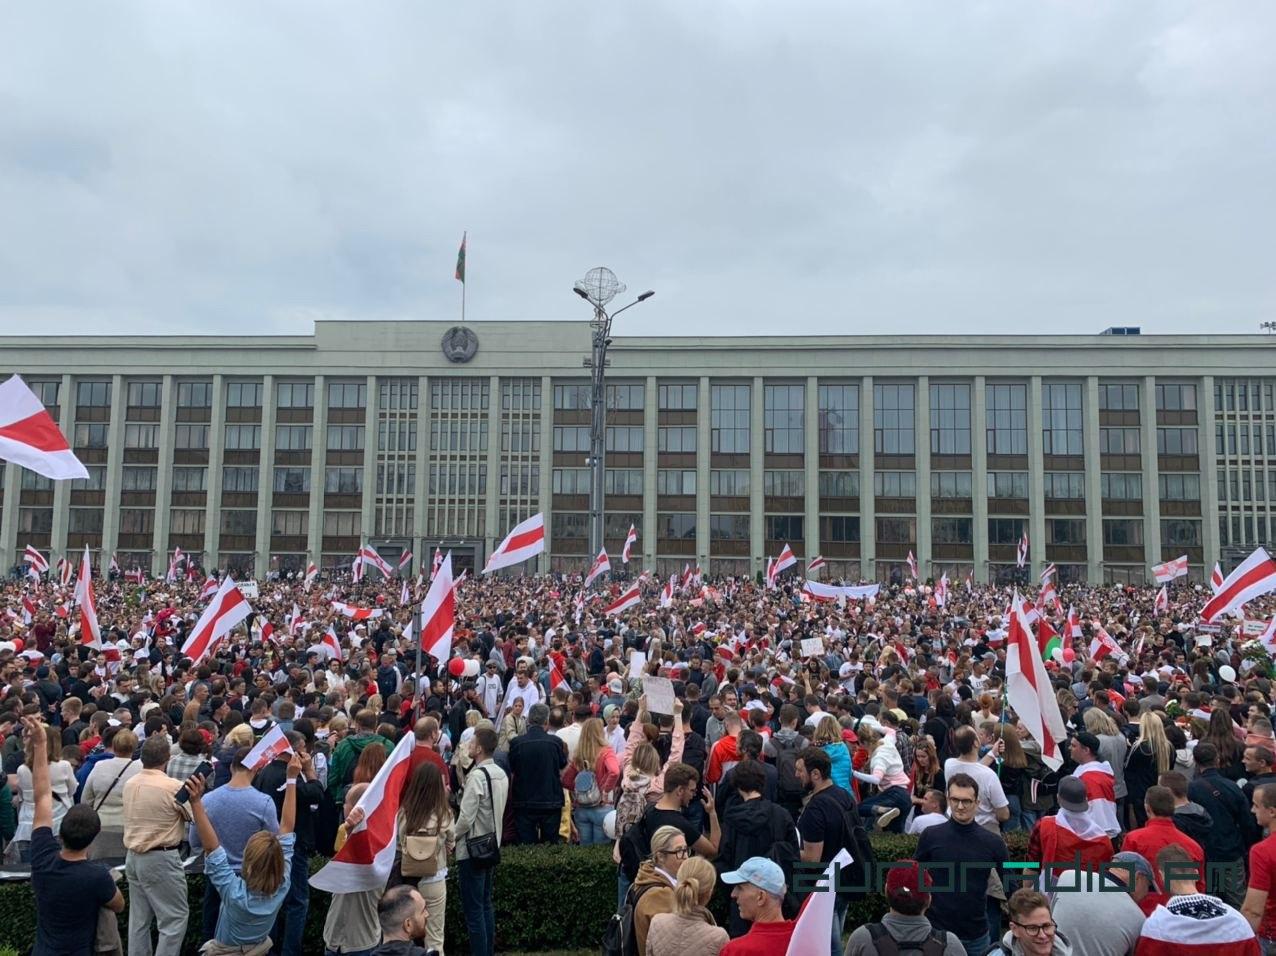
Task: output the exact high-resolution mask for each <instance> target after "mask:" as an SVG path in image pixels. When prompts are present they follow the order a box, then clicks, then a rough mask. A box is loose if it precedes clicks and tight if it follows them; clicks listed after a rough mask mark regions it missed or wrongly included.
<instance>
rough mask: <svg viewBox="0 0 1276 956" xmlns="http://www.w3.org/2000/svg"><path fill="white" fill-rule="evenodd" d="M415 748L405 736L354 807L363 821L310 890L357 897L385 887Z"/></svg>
mask: <svg viewBox="0 0 1276 956" xmlns="http://www.w3.org/2000/svg"><path fill="white" fill-rule="evenodd" d="M415 746H416V737H415V736H414V735H412V734H404V735H403V738H402V739H401V740H400V741H399V743H398V745H397V746H396V747H395V748H394V750H393V751H392V752H391V754H390V756H389V758H388V759H387V760H386V762H385V763H383V764H382V765H381V769H380V770H378V771H377V775H376V776H375V777H373V778H372V783H370V784H368V789H367V790H365V791H364V792H363V796H362V797H360V798H359V802H358V803H357V804H355V806H356V807H357V808H358V809H361V810H362V811H363V820H362V821H361V822H360V823H359V825H358V826H357V827H355V828H354V830H353V831H352V832H351V833H350V835H349V837H348V838H347V839H346V842H345V844H344V845H343V846H342V847H341V849H340V850H338V851H337V853H336V855H335V856H334V857H333V858H332V860H331V861H330V862H329V863H327V864H326V865H325V866H324V867H323V869H321V870H320V871H319V872H318V873H316V874H315V875H314V876H312V877H311V878H310V885H311V886H313V887H315V888H317V889H320V890H323V891H324V892H325V893H359V892H362V891H364V890H380V889H381V888H382V887H384V886H385V884H386V880H388V879H389V877H390V870H391V869H392V868H393V867H394V855H395V849H396V846H397V844H398V839H397V837H398V826H397V823H398V816H399V799H400V797H401V796H402V795H403V791H404V789H405V788H406V785H407V780H408V771H409V770H410V769H411V763H410V758H411V756H412V750H413V748H414V747H415Z"/></svg>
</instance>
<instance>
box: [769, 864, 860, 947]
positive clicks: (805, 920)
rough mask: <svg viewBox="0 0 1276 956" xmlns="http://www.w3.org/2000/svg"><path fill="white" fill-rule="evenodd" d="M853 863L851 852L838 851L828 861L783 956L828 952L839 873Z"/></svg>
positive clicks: (807, 899) (807, 900) (794, 926)
mask: <svg viewBox="0 0 1276 956" xmlns="http://www.w3.org/2000/svg"><path fill="white" fill-rule="evenodd" d="M852 862H853V857H852V856H851V854H850V852H849V851H848V850H841V851H839V852H838V854H837V856H835V857H833V859H832V860H830V861H829V864H828V866H827V867H825V869H824V875H823V876H822V877H820V881H819V882H817V883H816V888H815V892H813V893H811V894H810V895H809V896H808V897H807V898H806V900H805V902H803V904H802V908H801V910H799V911H798V915H797V921H796V922H795V923H794V924H793V935H792V936H790V937H789V946H788V949H786V950H785V951H784V956H811V954H812V953H824V952H827V951H828V948H829V936H830V934H831V933H832V931H833V915H834V911H835V909H836V907H837V899H838V897H837V893H836V892H834V887H835V885H836V883H837V873H838V872H839V871H840V870H841V869H842V868H843V867H846V866H850V865H851V863H852ZM769 952H775V950H773V949H772V950H769Z"/></svg>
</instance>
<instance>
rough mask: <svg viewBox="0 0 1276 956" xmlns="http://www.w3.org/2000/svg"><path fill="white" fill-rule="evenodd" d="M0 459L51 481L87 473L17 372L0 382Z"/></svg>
mask: <svg viewBox="0 0 1276 956" xmlns="http://www.w3.org/2000/svg"><path fill="white" fill-rule="evenodd" d="M0 459H3V460H4V461H11V462H13V463H14V464H17V465H21V466H22V467H23V468H27V469H29V470H31V471H34V472H35V473H36V474H37V475H43V476H44V477H45V478H52V479H54V480H55V481H64V480H66V479H68V478H88V477H89V471H88V469H87V468H85V467H84V465H83V463H81V461H80V459H78V458H76V457H75V452H73V451H71V445H70V444H69V443H68V442H67V440H66V436H65V435H63V434H62V432H61V430H60V429H59V428H58V423H57V422H55V421H54V420H53V416H52V415H50V414H49V411H48V409H46V408H45V407H44V403H43V402H41V401H40V399H39V398H38V397H37V396H36V394H35V392H33V391H31V389H29V388H28V387H27V383H26V382H24V381H22V379H21V378H19V377H18V376H17V375H14V376H13V377H11V378H10V379H9V380H8V381H7V382H4V383H3V384H0Z"/></svg>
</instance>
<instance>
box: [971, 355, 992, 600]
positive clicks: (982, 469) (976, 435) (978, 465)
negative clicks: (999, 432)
mask: <svg viewBox="0 0 1276 956" xmlns="http://www.w3.org/2000/svg"><path fill="white" fill-rule="evenodd" d="M987 429H988V389H987V383H986V382H985V380H984V377H983V376H982V375H976V376H975V381H974V384H973V385H971V387H970V506H971V514H972V515H974V518H973V519H972V520H971V524H972V525H974V527H972V528H971V529H970V530H971V532H972V533H973V540H974V551H973V553H974V556H975V580H976V581H982V582H987V581H988V579H989V577H991V575H990V574H989V568H988V430H987Z"/></svg>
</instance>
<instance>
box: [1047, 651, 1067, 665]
mask: <svg viewBox="0 0 1276 956" xmlns="http://www.w3.org/2000/svg"><path fill="white" fill-rule="evenodd" d="M1050 656H1051V657H1053V658H1054V659H1055V660H1056V661H1058V662H1059V663H1060V664H1062V663H1064V660H1063V648H1062V647H1056V648H1055V649H1054V650H1053V651H1051V652H1050Z"/></svg>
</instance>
